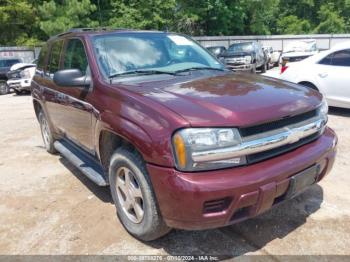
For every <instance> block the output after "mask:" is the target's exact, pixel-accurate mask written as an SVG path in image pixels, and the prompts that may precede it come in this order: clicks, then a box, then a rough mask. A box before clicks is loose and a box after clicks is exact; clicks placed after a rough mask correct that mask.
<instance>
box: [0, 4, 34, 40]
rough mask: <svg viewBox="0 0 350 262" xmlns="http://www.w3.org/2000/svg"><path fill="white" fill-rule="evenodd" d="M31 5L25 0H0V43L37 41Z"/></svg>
mask: <svg viewBox="0 0 350 262" xmlns="http://www.w3.org/2000/svg"><path fill="white" fill-rule="evenodd" d="M36 22H37V18H36V17H35V13H34V11H33V6H32V5H31V4H30V3H28V2H27V1H26V0H3V1H0V45H35V44H37V43H38V42H39V40H38V38H37V37H36V35H37V34H36V31H38V28H36V27H35V24H36Z"/></svg>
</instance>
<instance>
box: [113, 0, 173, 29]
mask: <svg viewBox="0 0 350 262" xmlns="http://www.w3.org/2000/svg"><path fill="white" fill-rule="evenodd" d="M110 5H111V10H110V13H109V16H110V18H109V20H108V26H110V27H117V28H136V29H156V30H163V29H165V28H167V27H169V26H170V25H171V24H172V22H173V17H174V13H175V8H176V1H175V0H115V1H111V4H110Z"/></svg>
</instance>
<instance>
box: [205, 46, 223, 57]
mask: <svg viewBox="0 0 350 262" xmlns="http://www.w3.org/2000/svg"><path fill="white" fill-rule="evenodd" d="M207 49H208V50H209V51H210V52H211V53H213V54H214V55H215V56H216V57H218V58H220V57H221V56H222V54H223V53H224V52H226V47H224V46H209V47H207Z"/></svg>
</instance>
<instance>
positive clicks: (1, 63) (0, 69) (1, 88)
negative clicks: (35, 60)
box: [0, 58, 21, 95]
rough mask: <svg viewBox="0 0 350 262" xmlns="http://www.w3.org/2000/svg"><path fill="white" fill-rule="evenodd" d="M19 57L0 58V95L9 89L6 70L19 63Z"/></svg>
mask: <svg viewBox="0 0 350 262" xmlns="http://www.w3.org/2000/svg"><path fill="white" fill-rule="evenodd" d="M20 62H21V60H20V59H19V58H6V59H0V95H6V94H7V93H8V92H9V91H10V90H9V87H8V85H7V83H6V82H7V80H8V78H7V72H8V71H9V70H10V68H11V66H13V65H14V64H17V63H20Z"/></svg>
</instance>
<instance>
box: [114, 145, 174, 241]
mask: <svg viewBox="0 0 350 262" xmlns="http://www.w3.org/2000/svg"><path fill="white" fill-rule="evenodd" d="M127 181H129V182H127ZM109 184H110V189H111V194H112V197H113V200H114V204H115V206H116V210H117V216H118V217H119V220H120V221H121V223H122V225H123V226H124V228H125V229H126V230H127V231H128V232H129V233H130V234H131V235H133V236H134V237H136V238H138V239H140V240H143V241H151V240H155V239H157V238H160V237H162V236H164V235H166V234H167V233H169V232H170V230H171V228H169V227H168V226H167V225H166V224H165V222H164V220H163V218H162V216H161V214H160V211H159V208H158V204H157V200H156V197H155V194H154V192H153V188H152V183H151V181H150V178H149V176H148V173H147V170H146V166H145V163H144V161H143V159H142V158H141V156H140V155H139V154H138V153H137V152H131V151H129V150H127V149H125V148H119V149H118V150H116V151H115V153H114V154H113V155H112V157H111V160H110V167H109ZM137 214H138V215H137Z"/></svg>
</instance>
